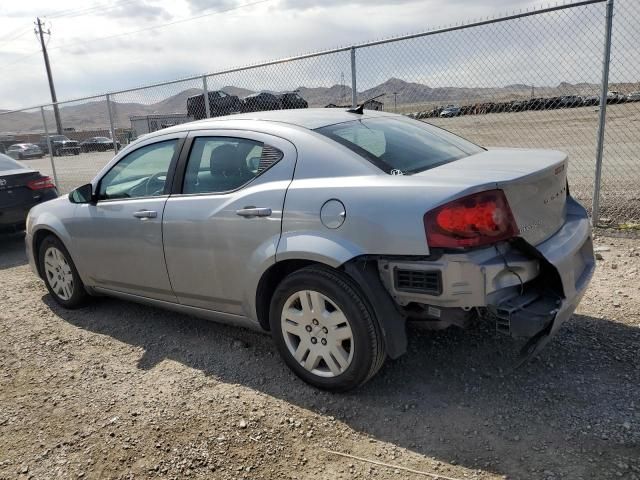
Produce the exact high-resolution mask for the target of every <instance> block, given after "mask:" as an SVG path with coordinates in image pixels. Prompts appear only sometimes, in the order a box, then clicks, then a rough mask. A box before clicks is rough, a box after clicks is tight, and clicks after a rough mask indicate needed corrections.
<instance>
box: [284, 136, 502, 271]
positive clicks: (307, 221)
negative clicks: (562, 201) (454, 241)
mask: <svg viewBox="0 0 640 480" xmlns="http://www.w3.org/2000/svg"><path fill="white" fill-rule="evenodd" d="M296 148H297V149H298V163H297V164H296V171H295V175H294V180H293V182H292V183H291V186H290V187H289V190H288V191H287V196H286V200H285V206H284V214H283V222H282V239H281V240H280V244H279V246H278V252H277V259H278V260H282V259H286V258H304V259H309V260H316V261H322V262H323V263H328V264H330V265H332V266H337V265H340V264H342V263H344V262H346V261H347V260H349V259H351V258H353V257H356V256H358V255H363V254H369V255H429V248H428V246H427V240H426V235H425V231H424V224H423V217H424V214H425V213H426V212H427V211H429V210H431V209H432V208H434V207H435V206H437V205H439V204H441V203H443V202H446V201H447V200H449V199H451V198H454V197H457V196H460V195H462V194H466V193H473V192H474V191H481V190H486V189H488V188H495V183H490V182H489V183H486V184H475V185H473V186H470V185H469V183H468V182H466V181H463V180H460V181H458V180H456V179H448V181H446V182H439V181H438V180H437V179H431V177H430V175H429V172H425V174H422V175H413V176H391V175H387V174H385V173H383V172H381V171H380V170H379V169H377V168H376V167H374V166H373V165H371V164H370V163H369V162H368V161H367V160H365V159H363V158H361V157H359V156H358V155H356V154H354V153H352V152H351V151H350V150H348V149H346V148H345V147H343V146H341V145H339V144H337V143H335V142H333V141H331V140H329V139H326V138H325V137H323V136H321V135H319V134H315V133H312V134H311V135H309V134H307V138H305V139H304V141H303V142H298V143H296ZM435 177H437V176H434V178H435ZM331 199H337V200H340V201H341V202H342V203H343V204H344V205H345V209H346V219H345V221H344V223H343V225H342V226H341V227H339V228H337V229H330V228H327V227H325V226H324V225H323V223H322V221H321V219H320V211H321V208H322V206H323V205H324V203H325V202H327V201H328V200H331Z"/></svg>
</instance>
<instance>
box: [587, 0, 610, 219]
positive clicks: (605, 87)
mask: <svg viewBox="0 0 640 480" xmlns="http://www.w3.org/2000/svg"><path fill="white" fill-rule="evenodd" d="M606 9H607V15H606V24H605V30H604V52H603V57H602V83H601V85H600V114H599V118H598V144H597V147H596V171H595V179H594V184H593V208H592V211H591V222H592V223H593V225H594V226H597V225H598V223H599V221H600V184H601V180H602V153H603V150H604V130H605V126H606V122H607V92H608V91H609V63H610V62H611V27H612V24H613V0H607V6H606Z"/></svg>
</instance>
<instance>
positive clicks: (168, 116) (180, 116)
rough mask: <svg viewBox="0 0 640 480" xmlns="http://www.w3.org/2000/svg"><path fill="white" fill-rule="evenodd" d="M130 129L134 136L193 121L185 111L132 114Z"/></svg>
mask: <svg viewBox="0 0 640 480" xmlns="http://www.w3.org/2000/svg"><path fill="white" fill-rule="evenodd" d="M129 120H130V121H131V129H132V130H133V131H134V134H135V136H136V137H139V136H140V135H144V134H145V133H151V132H155V131H157V130H161V129H163V128H167V127H173V126H174V125H179V124H181V123H187V122H193V117H190V116H189V115H187V114H186V113H158V114H152V115H133V116H131V117H129Z"/></svg>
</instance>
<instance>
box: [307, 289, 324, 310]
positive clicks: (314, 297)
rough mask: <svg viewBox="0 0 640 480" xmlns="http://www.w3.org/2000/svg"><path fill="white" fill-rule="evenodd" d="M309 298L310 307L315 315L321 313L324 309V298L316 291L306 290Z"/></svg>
mask: <svg viewBox="0 0 640 480" xmlns="http://www.w3.org/2000/svg"><path fill="white" fill-rule="evenodd" d="M308 294H309V296H310V298H311V307H312V310H313V313H314V314H315V315H323V314H324V311H325V304H324V299H323V298H322V296H321V295H320V294H319V293H318V292H308Z"/></svg>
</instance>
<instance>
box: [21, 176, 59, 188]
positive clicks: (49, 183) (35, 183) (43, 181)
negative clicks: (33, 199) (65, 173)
mask: <svg viewBox="0 0 640 480" xmlns="http://www.w3.org/2000/svg"><path fill="white" fill-rule="evenodd" d="M27 187H28V188H30V189H31V190H43V189H45V188H56V186H55V184H54V183H53V180H51V177H42V178H38V179H37V180H31V181H30V182H28V183H27Z"/></svg>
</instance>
